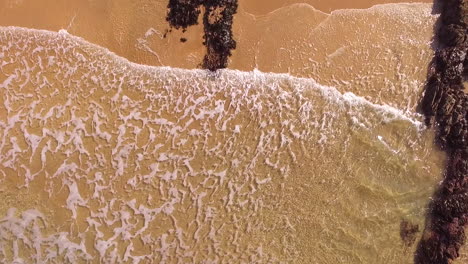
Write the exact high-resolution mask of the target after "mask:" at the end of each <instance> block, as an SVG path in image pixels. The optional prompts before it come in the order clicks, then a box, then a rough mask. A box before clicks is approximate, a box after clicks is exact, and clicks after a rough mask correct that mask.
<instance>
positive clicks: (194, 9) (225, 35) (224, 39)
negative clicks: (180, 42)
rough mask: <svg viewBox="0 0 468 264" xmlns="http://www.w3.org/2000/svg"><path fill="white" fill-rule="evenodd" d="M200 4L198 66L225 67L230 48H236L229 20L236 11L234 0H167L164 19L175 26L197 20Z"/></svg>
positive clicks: (181, 26)
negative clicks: (201, 31)
mask: <svg viewBox="0 0 468 264" xmlns="http://www.w3.org/2000/svg"><path fill="white" fill-rule="evenodd" d="M202 6H203V7H204V10H205V12H204V15H203V26H204V31H205V35H204V37H203V38H204V42H203V44H204V45H205V46H206V51H207V52H206V55H205V57H204V59H203V63H202V66H203V68H205V69H209V70H211V71H216V70H217V69H221V68H226V67H227V64H228V57H229V56H231V51H232V50H233V49H235V48H236V41H235V40H234V38H233V35H232V23H233V19H234V14H235V13H236V12H237V6H238V5H237V0H169V4H168V8H169V12H168V14H167V17H166V20H167V21H168V22H169V25H170V26H171V27H174V28H176V29H179V28H182V29H183V30H185V29H186V28H187V27H189V26H192V25H195V24H197V23H198V16H199V15H200V12H201V8H202Z"/></svg>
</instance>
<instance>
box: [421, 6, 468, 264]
mask: <svg viewBox="0 0 468 264" xmlns="http://www.w3.org/2000/svg"><path fill="white" fill-rule="evenodd" d="M437 5H439V7H440V17H439V21H438V25H437V26H438V29H437V30H436V32H435V37H434V40H435V41H436V44H437V49H436V51H435V56H434V59H433V60H432V62H431V65H430V67H429V71H428V79H427V83H426V87H425V93H424V96H423V99H422V101H421V110H422V112H423V113H424V115H425V117H426V123H427V124H428V125H434V126H435V129H436V144H437V145H438V146H439V147H440V148H441V149H442V150H444V151H445V152H446V154H447V157H448V160H447V165H446V167H445V172H444V178H443V181H442V184H441V186H440V187H439V188H438V190H437V191H436V193H435V194H434V196H433V200H432V201H431V202H430V204H429V208H428V212H427V219H426V226H425V230H424V233H423V235H422V237H421V240H420V241H419V244H418V247H417V250H416V254H415V263H416V264H429V263H430V264H434V263H437V264H446V263H452V261H453V260H455V259H456V258H458V257H459V254H460V253H459V251H460V248H461V246H462V245H463V244H464V243H465V239H466V237H465V227H466V226H467V224H468V144H467V143H468V115H467V114H468V96H467V94H466V92H465V91H464V89H465V88H464V86H463V82H464V81H466V80H467V75H468V67H467V65H468V57H467V51H468V35H467V30H468V0H439V1H436V2H435V6H437Z"/></svg>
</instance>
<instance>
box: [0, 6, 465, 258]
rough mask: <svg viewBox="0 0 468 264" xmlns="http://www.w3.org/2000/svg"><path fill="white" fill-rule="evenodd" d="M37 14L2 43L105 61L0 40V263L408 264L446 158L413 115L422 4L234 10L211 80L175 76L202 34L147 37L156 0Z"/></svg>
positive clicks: (423, 64)
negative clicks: (406, 236)
mask: <svg viewBox="0 0 468 264" xmlns="http://www.w3.org/2000/svg"><path fill="white" fill-rule="evenodd" d="M276 2H277V1H276ZM276 2H275V3H276ZM289 2H291V3H292V2H295V1H289ZM289 2H288V3H289ZM44 3H47V1H46V2H43V3H42V4H39V2H27V1H26V2H25V1H6V2H0V6H1V5H2V4H3V5H4V6H5V5H6V4H8V5H9V6H8V8H4V9H2V10H0V14H1V15H2V16H0V25H20V26H25V27H30V28H45V29H51V30H58V29H61V28H64V29H67V30H68V32H71V33H72V34H73V35H78V36H82V37H84V39H86V40H87V41H90V42H93V43H96V44H99V45H101V46H103V47H106V48H109V49H110V50H111V51H113V52H116V53H117V54H118V55H121V56H122V57H119V56H117V55H115V54H113V53H111V52H109V51H108V50H106V49H105V48H102V47H99V46H97V45H94V44H91V43H89V42H87V41H85V40H83V39H80V38H77V37H74V36H72V35H70V34H67V32H66V31H61V32H60V33H57V32H49V31H39V30H34V29H25V28H16V27H10V28H8V27H1V28H0V96H1V97H0V98H1V99H0V100H1V101H2V104H0V135H1V138H0V161H1V162H0V181H1V182H2V184H0V198H2V201H1V202H0V262H2V263H3V262H5V263H10V262H13V261H16V262H17V263H22V262H24V263H31V262H35V263H42V262H45V263H49V262H50V263H64V262H69V263H83V262H90V263H99V262H103V263H115V262H135V263H138V262H140V263H146V262H148V261H150V260H151V261H154V262H156V263H178V262H180V263H412V255H413V252H414V247H415V244H413V245H412V246H410V247H407V246H405V245H404V243H403V242H402V241H401V239H400V234H399V233H400V222H401V221H402V220H403V219H404V220H408V221H410V222H411V223H413V224H418V225H419V230H420V231H421V230H423V227H424V214H425V209H426V205H427V203H428V202H429V200H430V197H431V195H432V193H433V192H434V189H435V188H436V187H437V185H438V183H439V181H440V180H441V175H442V170H443V165H444V159H445V157H444V154H443V153H441V152H439V151H438V150H437V149H435V147H434V146H433V144H432V140H433V132H432V131H431V130H428V129H427V128H426V127H424V125H423V124H422V117H421V116H420V115H418V114H415V112H416V106H417V103H418V100H419V98H420V95H421V91H422V89H423V85H424V81H425V77H426V71H427V65H428V63H429V61H430V60H431V58H432V54H433V52H432V50H431V47H430V44H431V38H432V34H433V28H432V27H433V24H434V22H435V20H436V19H437V16H436V15H434V14H431V11H432V10H431V5H429V4H391V5H379V6H375V7H372V8H370V9H365V10H338V11H334V12H332V13H331V14H326V13H323V12H322V11H318V10H316V9H314V8H313V7H312V6H310V5H305V4H291V5H287V6H284V7H283V8H280V9H277V10H274V11H273V12H270V11H272V10H273V9H272V10H268V12H270V13H268V14H266V12H263V11H261V10H259V9H258V8H257V7H256V6H255V5H252V4H249V3H247V4H246V3H244V2H243V1H240V9H239V13H238V14H237V15H236V17H235V22H234V29H233V30H234V35H235V37H236V40H237V43H238V46H237V49H236V50H235V51H234V53H233V56H232V57H231V60H230V66H229V67H230V68H232V69H237V70H223V71H220V72H218V73H217V74H210V73H207V72H205V71H202V70H183V69H178V68H174V67H183V68H195V67H197V65H198V64H199V63H200V61H201V58H202V57H203V55H204V47H203V46H201V39H202V33H201V32H202V28H201V27H192V28H189V29H188V31H187V32H185V33H182V32H178V31H173V32H172V33H171V34H168V36H167V38H162V34H163V33H164V31H165V29H166V28H167V24H166V22H165V20H164V12H163V11H164V7H165V5H166V2H165V1H156V2H153V1H146V0H141V1H139V2H132V3H131V4H129V2H125V1H100V2H99V1H87V2H73V3H72V2H70V3H68V4H65V2H64V4H63V5H62V4H57V5H54V6H53V8H52V9H51V10H45V11H44V12H37V10H39V9H40V8H41V6H47V4H44ZM272 5H273V6H274V4H273V3H272ZM278 7H279V6H278ZM255 8H257V9H258V10H257V11H258V12H254V11H255V10H256V9H255ZM322 10H323V8H322ZM260 11H261V12H260ZM2 12H3V13H2ZM49 12H51V13H49ZM26 13H27V14H29V15H28V16H20V15H18V14H26ZM52 13H53V14H55V15H51V14H52ZM260 14H261V15H260ZM95 25H99V28H100V30H94V28H95ZM180 37H186V38H188V42H187V43H185V44H181V43H180V41H179V39H180ZM123 57H125V58H123ZM127 59H129V60H130V61H133V62H137V63H140V64H136V63H131V62H129V61H127ZM141 63H145V64H150V65H165V66H171V67H150V66H143V65H141ZM239 70H242V71H239ZM265 72H275V73H265ZM285 73H289V74H285ZM300 77H302V78H300ZM420 236H421V233H420V232H419V233H417V235H416V240H418V239H419V238H420ZM465 252H466V250H465ZM467 260H468V259H467V255H466V254H465V255H463V256H462V258H461V259H460V260H459V261H458V262H457V263H465V262H466V261H467Z"/></svg>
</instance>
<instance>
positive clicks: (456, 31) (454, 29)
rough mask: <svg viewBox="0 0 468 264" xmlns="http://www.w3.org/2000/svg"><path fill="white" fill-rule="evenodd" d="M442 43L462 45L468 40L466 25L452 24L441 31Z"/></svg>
mask: <svg viewBox="0 0 468 264" xmlns="http://www.w3.org/2000/svg"><path fill="white" fill-rule="evenodd" d="M439 36H440V41H441V44H443V45H445V46H450V47H452V46H462V45H464V44H465V42H466V41H467V35H466V27H464V26H462V25H458V24H450V25H448V26H447V27H443V28H441V30H440V32H439Z"/></svg>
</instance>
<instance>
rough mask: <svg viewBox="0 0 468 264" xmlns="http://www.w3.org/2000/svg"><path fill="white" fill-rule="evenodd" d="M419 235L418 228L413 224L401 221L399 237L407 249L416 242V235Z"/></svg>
mask: <svg viewBox="0 0 468 264" xmlns="http://www.w3.org/2000/svg"><path fill="white" fill-rule="evenodd" d="M418 233H419V226H418V225H416V224H413V223H411V222H409V221H407V220H401V222H400V237H401V240H402V241H403V244H404V245H405V246H407V247H410V246H412V245H413V243H414V241H416V235H417V234H418Z"/></svg>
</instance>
